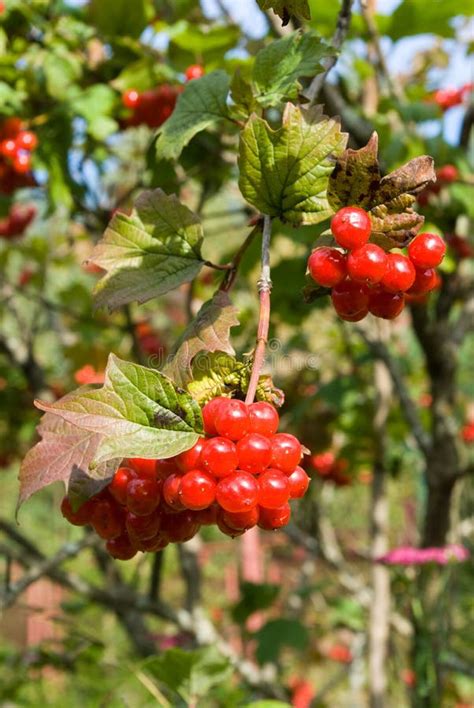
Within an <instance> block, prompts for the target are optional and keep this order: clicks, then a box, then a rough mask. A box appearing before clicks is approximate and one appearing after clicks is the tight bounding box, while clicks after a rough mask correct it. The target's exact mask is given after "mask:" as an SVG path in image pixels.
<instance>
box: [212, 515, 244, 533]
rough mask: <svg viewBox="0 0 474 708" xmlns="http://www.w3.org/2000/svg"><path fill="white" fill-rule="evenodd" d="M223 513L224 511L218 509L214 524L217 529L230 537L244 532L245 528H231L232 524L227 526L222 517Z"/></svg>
mask: <svg viewBox="0 0 474 708" xmlns="http://www.w3.org/2000/svg"><path fill="white" fill-rule="evenodd" d="M225 513H226V512H224V511H222V509H219V512H218V514H217V518H216V525H217V528H218V529H219V531H222V533H225V535H226V536H230V537H231V538H236V536H242V535H243V534H244V533H245V530H244V529H234V528H232V526H229V524H228V523H227V522H226V520H225V519H224V514H225Z"/></svg>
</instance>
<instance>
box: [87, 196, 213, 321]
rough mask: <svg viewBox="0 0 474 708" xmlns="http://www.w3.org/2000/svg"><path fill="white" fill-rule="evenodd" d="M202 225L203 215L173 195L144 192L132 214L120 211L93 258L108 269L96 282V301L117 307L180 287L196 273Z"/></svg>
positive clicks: (201, 261) (199, 265) (201, 264)
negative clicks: (201, 217)
mask: <svg viewBox="0 0 474 708" xmlns="http://www.w3.org/2000/svg"><path fill="white" fill-rule="evenodd" d="M202 239H203V230H202V225H201V222H200V219H199V217H198V216H196V214H193V212H192V211H190V210H189V209H188V208H187V207H186V206H184V204H181V202H180V201H179V200H178V199H177V197H175V196H174V195H171V196H169V195H167V194H165V192H163V190H161V189H155V190H153V191H152V190H149V191H145V192H143V193H142V194H141V195H140V196H139V197H138V199H137V200H136V202H135V205H134V209H133V211H132V213H131V214H130V215H128V214H123V213H121V212H117V213H116V214H115V216H114V217H113V219H112V221H111V222H110V224H109V226H108V227H107V229H106V231H105V234H104V237H103V238H102V240H101V241H100V242H99V243H98V244H97V246H96V247H95V248H94V250H93V252H92V255H91V258H90V262H92V263H94V264H95V265H97V266H99V267H100V268H103V269H104V270H106V271H107V273H106V275H104V276H103V277H102V278H101V280H99V282H98V283H97V285H96V287H95V290H94V295H95V303H96V306H97V307H102V306H107V307H108V308H109V309H110V310H113V309H115V308H117V307H120V306H121V305H125V304H127V303H130V302H133V301H137V302H140V303H141V302H146V301H147V300H150V299H151V298H154V297H157V296H158V295H162V294H163V293H166V292H168V290H172V289H173V288H177V287H178V286H179V285H182V284H183V283H186V282H189V281H191V280H193V278H195V277H196V275H197V274H198V273H199V271H200V270H201V268H202V266H203V265H204V261H203V260H202V258H201V243H202Z"/></svg>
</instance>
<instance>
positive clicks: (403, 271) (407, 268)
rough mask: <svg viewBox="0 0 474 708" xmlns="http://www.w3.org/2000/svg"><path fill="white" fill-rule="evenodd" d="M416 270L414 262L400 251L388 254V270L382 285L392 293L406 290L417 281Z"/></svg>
mask: <svg viewBox="0 0 474 708" xmlns="http://www.w3.org/2000/svg"><path fill="white" fill-rule="evenodd" d="M415 277H416V271H415V267H414V265H413V263H412V262H411V261H410V259H409V258H407V257H406V256H402V255H401V254H400V253H388V254H387V270H386V271H385V275H384V276H383V278H382V280H381V281H380V282H381V285H383V287H384V288H385V290H388V291H389V292H390V293H398V292H406V291H407V290H409V289H410V288H411V286H412V285H413V283H414V282H415Z"/></svg>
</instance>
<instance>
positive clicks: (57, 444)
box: [18, 413, 120, 507]
mask: <svg viewBox="0 0 474 708" xmlns="http://www.w3.org/2000/svg"><path fill="white" fill-rule="evenodd" d="M38 434H39V435H40V437H41V440H40V442H38V443H37V444H36V445H35V446H34V447H32V448H31V450H29V451H28V452H27V454H26V456H25V458H24V460H23V462H22V464H21V468H20V474H19V481H20V495H19V499H18V507H20V505H21V504H23V502H24V501H26V500H27V499H29V497H30V496H31V495H32V494H34V493H35V492H38V491H39V490H41V489H43V487H46V486H48V485H49V484H53V482H64V484H65V485H66V488H67V491H68V496H69V498H70V501H71V504H73V506H75V507H76V506H79V505H80V504H81V503H82V502H84V501H86V500H87V499H89V498H90V497H91V496H94V495H95V494H97V493H98V492H100V490H101V489H103V487H105V486H106V484H107V483H108V482H109V481H110V479H111V478H112V477H113V475H114V472H115V470H116V469H117V467H118V465H119V463H120V459H115V460H110V461H108V462H104V463H102V464H100V465H98V466H97V467H96V468H95V469H94V470H93V471H90V470H89V465H90V463H91V462H92V460H93V459H94V457H95V454H96V452H97V449H98V447H99V444H100V443H101V441H102V439H103V436H102V435H100V434H99V433H92V432H90V431H87V430H82V429H81V428H77V427H76V426H74V425H72V424H71V423H68V422H67V421H65V420H63V419H62V418H59V417H58V416H56V415H54V414H53V413H46V415H44V416H43V418H42V419H41V423H40V424H39V425H38Z"/></svg>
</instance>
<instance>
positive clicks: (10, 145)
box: [0, 138, 18, 159]
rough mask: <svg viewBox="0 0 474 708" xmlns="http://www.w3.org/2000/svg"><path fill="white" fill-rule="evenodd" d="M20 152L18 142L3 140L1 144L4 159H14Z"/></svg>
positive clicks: (0, 151) (0, 149) (10, 139)
mask: <svg viewBox="0 0 474 708" xmlns="http://www.w3.org/2000/svg"><path fill="white" fill-rule="evenodd" d="M17 151H18V145H17V142H16V140H13V139H12V138H9V139H8V140H2V141H1V142H0V154H1V155H3V157H7V158H9V159H13V158H14V157H15V155H16V153H17Z"/></svg>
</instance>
